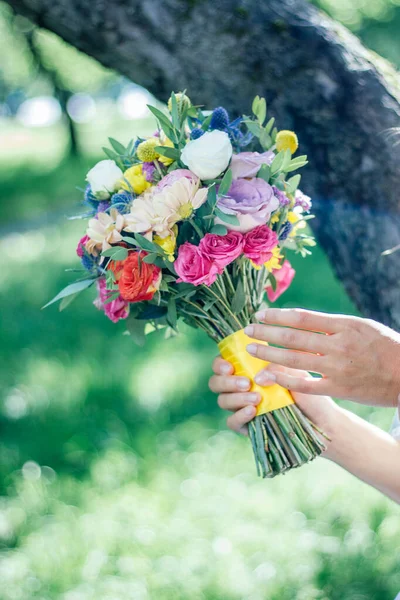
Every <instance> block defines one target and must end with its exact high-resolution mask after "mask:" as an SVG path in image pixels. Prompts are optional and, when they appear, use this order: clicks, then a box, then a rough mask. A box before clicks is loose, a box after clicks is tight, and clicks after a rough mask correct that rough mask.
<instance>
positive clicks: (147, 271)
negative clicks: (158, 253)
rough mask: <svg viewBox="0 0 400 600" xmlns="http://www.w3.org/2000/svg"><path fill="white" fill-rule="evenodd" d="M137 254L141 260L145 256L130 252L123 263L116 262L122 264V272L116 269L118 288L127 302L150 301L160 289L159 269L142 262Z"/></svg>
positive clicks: (141, 253) (142, 253)
mask: <svg viewBox="0 0 400 600" xmlns="http://www.w3.org/2000/svg"><path fill="white" fill-rule="evenodd" d="M139 254H140V257H141V258H143V256H146V254H145V253H144V252H140V253H139V252H130V253H129V255H128V257H127V258H126V259H125V260H124V261H118V262H122V270H120V268H118V272H119V275H120V276H119V278H118V287H119V291H120V294H121V296H122V298H123V299H124V300H126V301H127V302H143V301H144V300H151V299H152V298H153V296H154V294H155V292H156V291H157V290H158V288H159V287H160V282H161V269H160V268H159V267H156V265H151V264H149V263H145V262H143V260H141V258H139ZM139 261H140V262H139Z"/></svg>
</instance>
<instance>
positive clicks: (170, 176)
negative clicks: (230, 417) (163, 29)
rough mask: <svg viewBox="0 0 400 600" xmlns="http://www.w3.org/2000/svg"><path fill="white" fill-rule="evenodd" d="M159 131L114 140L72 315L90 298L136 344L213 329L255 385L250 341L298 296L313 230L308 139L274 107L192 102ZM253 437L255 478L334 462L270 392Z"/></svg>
mask: <svg viewBox="0 0 400 600" xmlns="http://www.w3.org/2000/svg"><path fill="white" fill-rule="evenodd" d="M149 110H150V111H151V112H152V113H153V115H154V116H155V118H156V120H157V124H158V129H157V130H156V131H155V132H154V133H153V135H152V136H151V137H149V138H147V139H143V138H138V139H136V140H132V141H130V142H129V144H128V145H127V146H126V147H125V146H124V145H122V144H121V143H120V142H118V141H117V140H115V139H112V138H110V139H109V142H110V146H111V147H110V148H104V149H103V150H104V152H105V154H106V156H107V159H106V160H102V161H100V162H99V163H97V164H96V165H95V166H94V167H93V168H92V169H91V170H90V171H89V172H88V174H87V182H88V185H87V187H86V190H85V194H84V203H85V205H86V206H87V207H88V212H86V214H84V215H81V216H83V217H86V218H88V219H89V220H88V225H87V229H86V234H85V235H84V236H83V237H82V239H80V240H79V242H78V246H77V250H76V252H77V255H78V256H79V258H80V259H81V263H82V266H83V269H84V271H85V275H84V276H83V277H81V278H80V279H78V280H77V281H76V282H75V283H72V284H71V285H69V286H68V287H67V288H65V289H64V290H63V291H62V292H60V293H59V294H58V295H57V296H56V297H55V298H54V299H53V300H52V301H51V302H50V303H49V304H51V303H52V302H55V301H57V300H61V305H60V309H63V308H65V306H67V305H68V304H69V303H70V302H71V301H72V300H73V299H74V298H76V296H77V295H78V294H79V293H80V292H81V291H82V290H84V289H86V288H89V287H90V286H93V285H94V286H95V287H96V288H97V298H96V300H95V302H94V304H95V306H96V307H97V308H98V309H100V310H102V311H103V312H104V313H105V315H106V316H107V317H108V318H109V319H111V320H112V321H113V322H117V321H119V320H125V321H126V324H127V329H128V331H129V333H130V334H131V335H132V337H133V338H134V340H135V341H136V342H137V343H138V344H143V341H144V337H145V335H146V334H148V333H149V332H151V331H156V330H160V329H164V330H165V332H166V334H167V335H171V334H175V333H176V332H177V331H178V320H179V319H181V320H182V321H184V322H185V323H187V324H188V325H190V326H192V327H195V328H199V329H202V330H203V331H204V332H205V333H206V334H207V335H208V336H210V337H211V338H212V339H213V340H215V342H217V344H218V345H219V348H220V352H221V354H222V356H223V357H224V358H226V359H227V360H229V361H231V362H232V363H233V364H234V367H235V372H236V374H240V375H245V376H247V377H250V379H253V378H254V376H255V374H256V373H257V372H258V371H259V370H260V369H261V368H262V367H265V362H263V361H261V360H259V359H257V358H254V357H252V356H250V354H248V353H247V352H246V345H247V343H249V342H250V339H249V338H247V336H246V335H245V333H244V331H243V328H244V327H245V326H246V325H248V324H249V323H250V322H251V321H252V319H253V318H254V314H255V313H256V311H258V310H260V308H262V307H263V306H264V297H265V296H267V298H268V300H269V301H270V302H274V300H276V298H278V297H279V296H280V294H282V293H283V292H284V291H285V290H286V289H287V288H288V287H289V285H290V284H291V281H292V279H293V277H294V274H295V271H294V269H293V268H292V267H291V265H290V262H289V261H288V260H287V258H286V255H287V254H288V252H289V251H295V252H298V253H300V254H301V255H302V256H307V255H308V254H310V250H309V248H310V247H311V246H313V245H315V241H314V240H313V238H312V237H310V235H309V234H308V233H307V231H305V230H304V227H305V225H306V221H307V219H309V218H311V215H310V214H309V212H310V208H311V201H310V198H309V197H308V196H306V195H305V194H303V193H302V192H301V191H300V190H299V188H298V186H299V183H300V175H299V174H296V175H291V173H292V172H293V171H297V170H298V169H300V168H301V167H303V166H304V165H305V164H306V163H307V157H306V156H295V157H293V155H294V154H295V153H296V151H297V148H298V140H297V136H296V134H295V133H294V132H292V131H286V130H282V131H278V130H277V128H276V127H275V126H274V118H270V119H269V120H267V107H266V102H265V99H264V98H260V97H258V96H257V97H256V98H255V99H254V102H253V105H252V115H251V116H242V117H239V118H237V119H235V120H233V121H231V120H230V118H229V115H228V113H227V111H226V110H225V109H224V108H223V107H218V108H216V109H214V110H213V111H204V110H202V108H201V107H200V106H195V105H193V104H192V103H191V101H190V99H189V98H188V96H187V95H186V94H185V93H184V92H182V93H178V94H174V93H172V95H171V97H170V100H169V103H168V112H167V111H165V112H164V111H161V110H159V109H157V108H156V107H154V106H149ZM252 389H253V390H257V391H258V392H259V393H260V394H261V396H262V401H261V403H260V405H259V406H258V410H257V416H256V417H255V418H254V420H253V421H252V422H251V423H250V425H249V436H250V439H251V443H252V447H253V450H254V455H255V459H256V465H257V470H258V473H259V474H261V475H262V476H263V477H274V476H275V475H277V474H278V473H282V472H284V471H286V470H288V469H291V468H293V467H298V466H300V465H302V464H303V463H306V462H309V461H310V460H312V459H313V458H315V457H316V456H318V455H319V454H320V453H321V452H322V451H323V450H324V444H323V443H322V441H321V438H320V436H319V435H318V433H321V432H319V430H317V428H316V426H315V425H314V424H313V423H311V422H310V421H309V420H308V419H307V418H306V417H305V416H304V415H303V414H302V412H301V411H300V410H299V409H298V407H297V406H296V405H295V404H294V402H293V398H292V396H291V395H290V393H289V392H288V391H287V390H285V389H283V388H281V387H280V386H279V385H272V386H270V387H267V388H261V387H259V386H257V385H256V384H255V383H253V385H252Z"/></svg>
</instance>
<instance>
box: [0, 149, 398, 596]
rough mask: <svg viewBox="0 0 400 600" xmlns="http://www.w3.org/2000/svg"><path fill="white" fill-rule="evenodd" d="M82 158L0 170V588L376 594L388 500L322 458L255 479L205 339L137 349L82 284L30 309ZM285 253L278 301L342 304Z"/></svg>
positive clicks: (72, 231)
mask: <svg viewBox="0 0 400 600" xmlns="http://www.w3.org/2000/svg"><path fill="white" fill-rule="evenodd" d="M61 159H62V153H61V155H60V156H59V157H58V160H59V161H60V160H61ZM35 162H37V163H38V164H39V166H37V165H36V166H35V164H33V163H35ZM89 162H90V157H87V156H86V157H85V158H84V159H82V161H71V160H67V159H63V161H62V162H61V163H60V164H59V166H58V167H57V168H56V169H53V170H51V169H49V171H48V172H47V173H43V172H42V169H41V167H40V160H39V157H36V158H35V160H34V161H33V162H32V161H30V162H27V161H25V162H21V163H20V164H19V165H17V166H16V167H15V165H14V167H13V168H14V169H15V171H14V174H13V175H12V176H10V172H9V167H7V168H5V169H3V171H2V172H1V174H0V178H1V184H0V188H1V190H2V198H1V209H2V213H3V216H4V225H3V237H2V238H1V240H0V246H1V256H2V277H1V279H0V297H1V298H2V304H1V312H0V319H1V331H2V337H1V346H0V390H1V396H2V404H1V409H0V427H1V436H0V582H1V584H0V599H1V600H14V599H18V600H32V599H38V600H39V599H40V600H59V599H60V600H99V599H100V600H103V599H104V600H109V599H118V600H119V599H120V598H128V599H131V598H132V599H139V600H141V599H143V600H144V599H153V598H157V599H160V600H169V599H171V600H172V599H173V600H180V599H182V600H186V599H190V600H197V599H199V600H200V599H202V600H203V599H205V600H214V599H215V600H217V599H218V600H219V599H221V598H224V600H231V599H232V600H236V599H238V600H239V599H240V600H242V599H246V600H265V599H268V600H294V599H296V600H311V599H318V600H364V599H365V600H392V599H393V598H394V596H395V595H396V593H397V592H398V591H399V590H400V576H399V575H398V565H397V559H396V552H395V549H396V548H398V547H399V542H398V540H399V539H400V525H399V520H398V510H397V508H396V507H395V506H394V504H393V503H391V502H390V501H388V500H387V499H385V498H383V497H382V496H381V495H380V494H378V493H377V492H376V491H374V490H372V489H370V488H368V487H367V486H365V485H363V484H362V483H360V482H358V481H357V480H355V479H354V478H352V477H351V476H350V475H349V474H347V473H345V472H344V471H343V470H341V469H340V468H338V467H336V466H335V465H333V464H329V463H327V462H326V461H324V460H317V461H315V463H313V464H312V465H309V466H306V467H303V468H302V469H300V470H298V471H297V472H293V473H289V474H288V475H286V476H282V477H278V478H276V479H274V480H272V481H262V480H257V478H256V475H255V468H254V465H253V457H252V455H251V449H250V446H249V443H248V440H246V439H242V438H239V437H238V436H235V435H233V434H232V433H230V432H228V431H227V430H226V426H225V423H224V420H225V415H223V414H222V413H221V411H220V410H219V409H218V408H217V405H216V401H215V397H214V396H213V395H212V394H211V393H210V392H209V391H208V389H207V379H208V377H209V373H210V363H211V359H212V357H213V356H214V355H215V354H216V348H215V346H214V344H213V343H212V342H211V341H210V340H208V339H206V338H205V337H204V336H203V335H202V334H201V333H200V332H193V331H188V330H187V329H186V330H184V332H183V334H182V335H181V336H180V337H178V338H175V339H172V340H168V341H166V340H164V339H163V338H162V337H157V336H156V335H151V336H150V337H149V339H148V344H147V346H146V347H145V349H144V350H141V349H140V350H138V349H137V348H136V347H135V346H134V345H133V344H132V342H131V340H130V338H129V337H128V336H126V335H124V334H123V332H124V326H123V324H122V323H121V324H118V325H113V324H112V323H110V322H109V321H107V320H106V318H105V317H104V316H103V315H102V314H101V313H100V312H99V311H97V310H96V309H95V308H94V307H93V306H92V305H91V300H92V299H93V292H92V291H91V290H89V291H88V292H87V293H85V294H82V296H81V297H80V298H79V299H78V300H77V301H76V302H75V303H74V304H72V305H71V306H70V307H69V309H67V310H66V311H65V312H63V313H59V312H58V311H57V308H56V307H55V306H53V307H51V308H49V309H46V310H45V311H41V310H40V307H41V306H42V305H43V304H45V303H46V301H47V300H48V299H49V298H51V297H52V296H53V295H54V294H55V293H56V292H57V291H58V290H59V289H60V288H61V287H62V286H63V285H65V284H67V283H68V282H69V281H70V279H72V274H71V273H66V272H64V269H65V268H68V267H76V266H77V259H76V258H75V256H74V247H75V244H76V240H77V239H78V238H79V237H80V236H81V234H82V231H83V228H84V223H83V222H80V221H67V220H64V219H63V218H62V217H63V214H64V213H65V214H71V213H73V212H74V210H75V209H76V207H77V205H78V201H79V193H78V192H76V191H75V186H82V184H83V179H84V174H85V172H86V170H87V167H88V165H89ZM38 169H39V170H40V171H41V172H39V173H38ZM46 222H47V223H49V224H48V225H45V223H46ZM293 262H294V263H295V267H296V269H297V271H298V276H297V279H296V280H295V283H294V284H293V286H292V288H291V290H290V291H289V292H287V294H285V295H284V296H283V297H282V302H281V305H284V306H286V305H287V306H295V305H300V306H305V307H310V308H316V309H321V310H328V311H337V312H339V311H343V312H351V311H353V310H354V308H353V307H352V305H351V303H350V301H349V300H348V299H347V298H346V296H345V294H344V293H343V290H342V289H341V286H340V285H339V284H338V282H337V281H336V280H335V278H334V276H333V274H332V272H331V269H330V267H329V265H328V263H327V261H326V258H325V257H324V255H323V254H322V252H321V251H320V250H318V249H317V250H316V251H315V253H314V255H313V257H312V258H311V259H310V260H307V261H302V259H296V260H295V261H293ZM357 411H358V412H359V413H361V414H363V415H364V416H365V417H366V418H368V419H370V420H371V421H373V422H375V423H378V424H380V425H381V426H383V427H388V425H389V421H390V418H391V414H390V411H378V410H376V409H369V408H364V409H361V408H357Z"/></svg>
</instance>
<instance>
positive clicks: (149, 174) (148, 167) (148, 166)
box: [142, 162, 156, 183]
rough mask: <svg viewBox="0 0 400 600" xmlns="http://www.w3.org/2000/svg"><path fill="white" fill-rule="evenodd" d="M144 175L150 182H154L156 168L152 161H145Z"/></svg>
mask: <svg viewBox="0 0 400 600" xmlns="http://www.w3.org/2000/svg"><path fill="white" fill-rule="evenodd" d="M142 170H143V175H144V176H145V178H146V181H148V182H149V183H153V175H154V171H155V170H156V168H155V166H154V165H153V163H151V162H144V163H143V165H142Z"/></svg>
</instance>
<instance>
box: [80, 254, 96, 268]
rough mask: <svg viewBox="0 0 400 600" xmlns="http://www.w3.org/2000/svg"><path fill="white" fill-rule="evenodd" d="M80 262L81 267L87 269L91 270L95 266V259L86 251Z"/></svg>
mask: <svg viewBox="0 0 400 600" xmlns="http://www.w3.org/2000/svg"><path fill="white" fill-rule="evenodd" d="M81 263H82V267H84V268H85V269H87V270H88V271H92V270H93V269H94V267H95V266H96V261H95V259H94V258H93V256H90V254H86V253H85V254H84V255H83V256H82V258H81Z"/></svg>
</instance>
